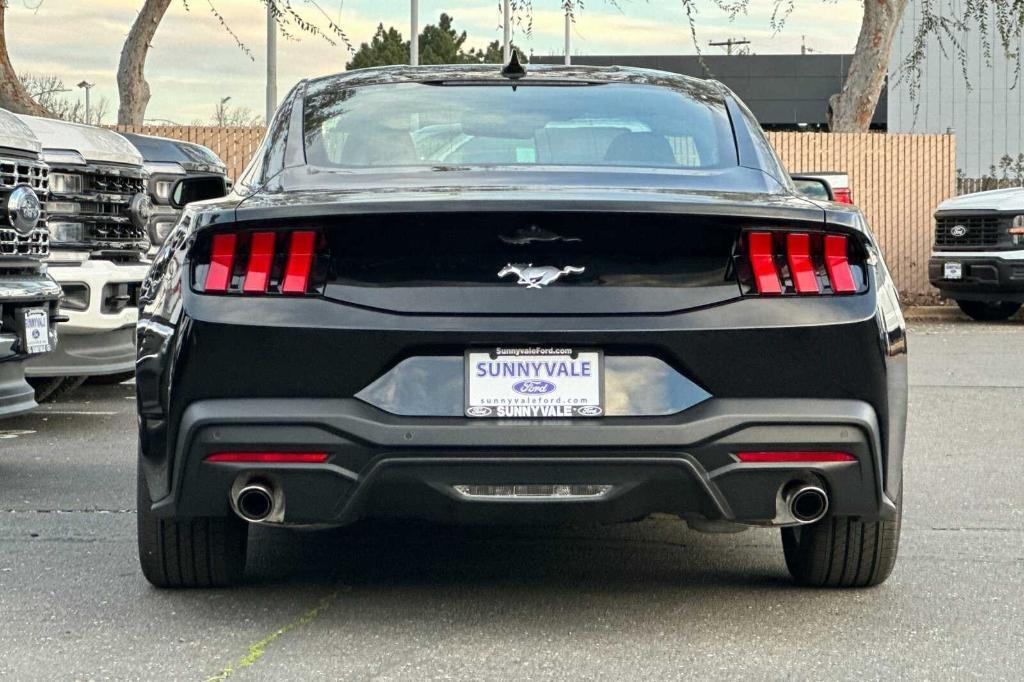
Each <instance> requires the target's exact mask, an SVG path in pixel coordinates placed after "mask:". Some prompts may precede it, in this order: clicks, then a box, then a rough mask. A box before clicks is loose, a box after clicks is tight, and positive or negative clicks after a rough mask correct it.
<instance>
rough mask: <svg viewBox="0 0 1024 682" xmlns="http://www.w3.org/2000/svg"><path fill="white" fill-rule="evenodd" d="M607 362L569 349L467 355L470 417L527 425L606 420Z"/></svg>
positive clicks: (596, 353)
mask: <svg viewBox="0 0 1024 682" xmlns="http://www.w3.org/2000/svg"><path fill="white" fill-rule="evenodd" d="M603 373H604V356H603V354H602V353H601V351H596V350H574V349H570V348H497V349H493V350H471V351H467V352H466V405H465V407H466V410H465V414H466V416H467V417H492V418H510V417H519V418H527V419H545V418H553V419H558V418H566V417H600V416H601V415H603V414H604V374H603Z"/></svg>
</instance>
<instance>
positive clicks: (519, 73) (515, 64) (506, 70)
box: [501, 48, 526, 81]
mask: <svg viewBox="0 0 1024 682" xmlns="http://www.w3.org/2000/svg"><path fill="white" fill-rule="evenodd" d="M501 75H502V76H504V77H505V78H510V79H512V80H514V81H517V80H519V79H520V78H522V77H524V76H525V75H526V69H524V68H523V65H522V64H520V63H519V50H517V49H516V48H512V57H511V58H510V59H509V60H508V64H506V65H505V66H504V67H502V69H501Z"/></svg>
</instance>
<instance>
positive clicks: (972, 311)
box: [956, 301, 1021, 322]
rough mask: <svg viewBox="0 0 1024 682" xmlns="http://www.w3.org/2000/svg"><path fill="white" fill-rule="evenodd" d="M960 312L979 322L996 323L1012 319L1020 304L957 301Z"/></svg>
mask: <svg viewBox="0 0 1024 682" xmlns="http://www.w3.org/2000/svg"><path fill="white" fill-rule="evenodd" d="M956 304H957V305H958V306H960V310H962V311H964V314H965V315H967V316H968V317H970V318H971V319H973V320H978V321H979V322H996V321H998V320H1005V319H1008V318H1010V317H1013V316H1014V315H1015V314H1016V313H1017V311H1018V310H1020V307H1021V304H1020V303H1012V302H1010V301H957V302H956Z"/></svg>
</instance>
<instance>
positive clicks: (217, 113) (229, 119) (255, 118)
mask: <svg viewBox="0 0 1024 682" xmlns="http://www.w3.org/2000/svg"><path fill="white" fill-rule="evenodd" d="M230 99H231V98H230V97H225V98H224V99H222V100H220V101H219V102H217V106H216V107H214V110H213V117H212V118H211V119H210V121H209V123H207V122H204V121H199V122H197V123H195V124H194V125H215V126H217V127H220V128H259V127H260V126H262V125H263V117H262V116H260V115H259V114H257V113H256V112H254V111H253V110H252V109H250V108H249V107H229V106H228V100H230Z"/></svg>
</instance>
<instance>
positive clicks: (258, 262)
mask: <svg viewBox="0 0 1024 682" xmlns="http://www.w3.org/2000/svg"><path fill="white" fill-rule="evenodd" d="M274 236H275V235H274V233H273V232H255V233H253V235H252V244H250V245H249V269H248V270H247V271H246V273H245V283H244V284H242V291H244V292H245V293H247V294H253V293H262V292H264V291H266V290H267V284H268V283H269V282H270V266H271V265H272V264H273V262H274Z"/></svg>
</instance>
